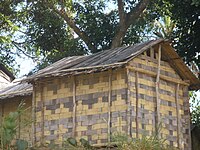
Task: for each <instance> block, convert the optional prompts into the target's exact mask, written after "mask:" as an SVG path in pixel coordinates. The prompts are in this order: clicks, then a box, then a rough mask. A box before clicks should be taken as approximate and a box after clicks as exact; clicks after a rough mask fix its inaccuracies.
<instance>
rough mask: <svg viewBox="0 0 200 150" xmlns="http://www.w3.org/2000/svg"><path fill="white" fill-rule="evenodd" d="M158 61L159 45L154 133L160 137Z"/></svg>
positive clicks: (159, 50)
mask: <svg viewBox="0 0 200 150" xmlns="http://www.w3.org/2000/svg"><path fill="white" fill-rule="evenodd" d="M160 61H161V45H159V48H158V70H157V76H156V122H155V127H156V135H157V136H158V137H160V135H159V133H158V130H159V124H160V99H159V84H160Z"/></svg>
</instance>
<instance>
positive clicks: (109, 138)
mask: <svg viewBox="0 0 200 150" xmlns="http://www.w3.org/2000/svg"><path fill="white" fill-rule="evenodd" d="M108 84H109V85H108V143H110V141H111V136H110V134H111V130H110V128H111V108H110V107H111V97H112V70H111V69H110V70H109V80H108Z"/></svg>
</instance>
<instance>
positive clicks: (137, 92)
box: [135, 71, 139, 138]
mask: <svg viewBox="0 0 200 150" xmlns="http://www.w3.org/2000/svg"><path fill="white" fill-rule="evenodd" d="M135 89H136V117H135V122H136V138H138V135H139V133H138V132H139V123H138V100H139V86H138V72H137V71H136V72H135Z"/></svg>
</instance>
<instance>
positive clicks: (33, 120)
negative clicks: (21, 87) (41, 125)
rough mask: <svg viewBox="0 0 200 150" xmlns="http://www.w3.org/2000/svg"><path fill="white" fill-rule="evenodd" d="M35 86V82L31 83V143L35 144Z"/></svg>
mask: <svg viewBox="0 0 200 150" xmlns="http://www.w3.org/2000/svg"><path fill="white" fill-rule="evenodd" d="M35 94H36V88H35V84H33V96H32V145H34V144H35V140H36V137H35V136H36V132H35V121H36V112H35V105H36V99H35V98H36V95H35Z"/></svg>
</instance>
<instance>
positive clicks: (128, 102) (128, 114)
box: [126, 68, 132, 137]
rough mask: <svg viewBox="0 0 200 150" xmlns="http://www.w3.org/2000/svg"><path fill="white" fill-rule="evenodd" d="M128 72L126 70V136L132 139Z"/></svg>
mask: <svg viewBox="0 0 200 150" xmlns="http://www.w3.org/2000/svg"><path fill="white" fill-rule="evenodd" d="M129 72H130V71H129V69H128V68H127V69H126V73H127V78H126V80H127V105H128V108H127V110H128V113H127V126H128V135H129V136H130V137H132V120H131V118H132V116H131V100H130V85H129V82H130V81H129V76H130V74H129Z"/></svg>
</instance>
